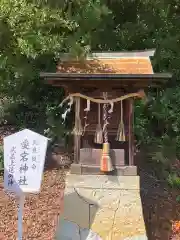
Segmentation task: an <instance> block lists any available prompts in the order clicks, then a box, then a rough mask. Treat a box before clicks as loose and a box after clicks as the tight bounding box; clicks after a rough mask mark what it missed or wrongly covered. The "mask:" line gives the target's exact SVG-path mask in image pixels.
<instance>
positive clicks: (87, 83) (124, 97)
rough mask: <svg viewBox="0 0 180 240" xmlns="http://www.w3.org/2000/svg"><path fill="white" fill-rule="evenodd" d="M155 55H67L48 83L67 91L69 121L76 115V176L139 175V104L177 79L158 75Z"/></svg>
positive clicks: (48, 75) (151, 52)
mask: <svg viewBox="0 0 180 240" xmlns="http://www.w3.org/2000/svg"><path fill="white" fill-rule="evenodd" d="M154 52H155V51H154V50H147V51H132V52H102V53H92V54H91V55H90V56H88V57H87V58H86V59H85V60H76V59H71V58H70V57H69V56H68V54H64V55H62V57H61V59H60V62H59V64H58V66H57V72H56V73H41V74H40V76H41V77H42V78H44V81H45V83H47V84H51V85H53V86H55V87H63V88H64V89H65V91H66V96H65V99H64V100H63V102H62V103H61V106H62V107H63V106H66V110H65V112H64V113H63V114H62V118H63V120H64V121H65V120H66V118H68V114H69V112H70V111H74V114H75V121H74V128H73V129H72V134H73V135H74V162H73V164H72V165H71V173H75V174H103V173H106V174H107V173H108V174H111V175H114V174H117V175H125V176H135V175H137V169H136V166H135V165H134V153H135V150H134V135H133V122H134V120H133V118H134V114H133V105H134V101H135V99H137V98H140V99H142V100H145V99H146V95H145V92H144V90H145V89H146V88H148V87H158V86H159V85H161V84H162V83H163V82H164V81H167V80H168V79H170V78H171V74H169V73H154V72H153V67H152V64H151V60H150V57H152V56H153V55H154Z"/></svg>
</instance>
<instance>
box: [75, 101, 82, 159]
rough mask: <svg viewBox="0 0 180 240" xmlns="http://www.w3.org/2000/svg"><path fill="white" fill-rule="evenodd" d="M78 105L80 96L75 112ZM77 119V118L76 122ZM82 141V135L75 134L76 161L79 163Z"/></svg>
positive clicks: (76, 102)
mask: <svg viewBox="0 0 180 240" xmlns="http://www.w3.org/2000/svg"><path fill="white" fill-rule="evenodd" d="M78 105H80V98H76V100H75V113H76V111H77V109H78ZM76 121H77V119H76V118H75V123H76ZM80 141H81V136H77V135H74V162H75V163H79V160H80Z"/></svg>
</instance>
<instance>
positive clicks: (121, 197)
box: [57, 174, 147, 240]
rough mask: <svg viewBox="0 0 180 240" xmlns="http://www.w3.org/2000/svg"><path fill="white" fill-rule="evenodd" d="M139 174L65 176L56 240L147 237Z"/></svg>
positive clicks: (107, 239) (104, 239)
mask: <svg viewBox="0 0 180 240" xmlns="http://www.w3.org/2000/svg"><path fill="white" fill-rule="evenodd" d="M139 189H140V187H139V177H138V176H106V175H74V174H69V175H67V183H66V190H65V196H64V211H63V213H62V214H63V215H61V219H60V225H59V229H58V232H57V239H58V240H98V239H99V240H101V239H102V240H147V237H146V231H145V224H144V219H143V214H142V205H141V199H140V193H139Z"/></svg>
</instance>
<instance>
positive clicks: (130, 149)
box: [127, 99, 134, 166]
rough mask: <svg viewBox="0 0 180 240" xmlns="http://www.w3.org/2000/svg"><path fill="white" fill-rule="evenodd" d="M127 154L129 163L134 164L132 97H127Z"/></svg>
mask: <svg viewBox="0 0 180 240" xmlns="http://www.w3.org/2000/svg"><path fill="white" fill-rule="evenodd" d="M127 103H128V108H127V109H128V155H129V165H130V166H133V165H134V133H133V132H134V131H133V125H134V109H133V104H134V101H133V99H128V101H127Z"/></svg>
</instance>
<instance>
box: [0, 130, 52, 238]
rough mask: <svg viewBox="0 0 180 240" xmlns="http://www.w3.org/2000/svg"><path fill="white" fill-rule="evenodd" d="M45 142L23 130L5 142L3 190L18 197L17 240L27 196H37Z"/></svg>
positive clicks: (20, 232)
mask: <svg viewBox="0 0 180 240" xmlns="http://www.w3.org/2000/svg"><path fill="white" fill-rule="evenodd" d="M47 143H48V138H46V137H44V136H42V135H40V134H38V133H35V132H33V131H31V130H28V129H25V130H22V131H20V132H17V133H15V134H12V135H10V136H8V137H5V138H4V188H5V190H6V191H9V192H13V193H15V194H16V195H17V196H18V200H19V203H18V239H19V240H22V235H23V234H22V233H23V231H22V226H23V207H24V199H25V194H26V193H38V192H39V191H40V187H41V181H42V174H43V170H44V162H45V156H46V150H47Z"/></svg>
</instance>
